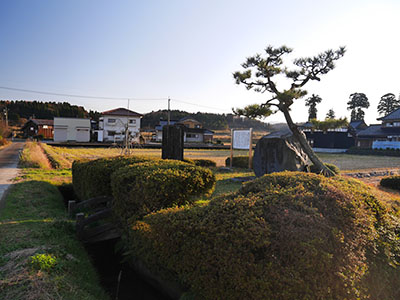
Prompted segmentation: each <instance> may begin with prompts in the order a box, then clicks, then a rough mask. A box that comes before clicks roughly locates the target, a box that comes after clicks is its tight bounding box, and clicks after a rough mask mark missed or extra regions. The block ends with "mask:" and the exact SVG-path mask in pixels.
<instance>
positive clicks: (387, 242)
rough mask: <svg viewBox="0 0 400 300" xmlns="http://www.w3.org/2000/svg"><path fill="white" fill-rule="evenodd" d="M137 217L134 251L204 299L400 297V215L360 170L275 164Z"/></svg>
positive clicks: (131, 240)
mask: <svg viewBox="0 0 400 300" xmlns="http://www.w3.org/2000/svg"><path fill="white" fill-rule="evenodd" d="M131 221H132V222H131V226H130V232H129V236H128V238H127V241H126V243H127V244H128V245H129V247H130V249H129V250H130V253H131V255H132V256H133V257H136V258H139V259H140V260H142V261H143V262H144V263H145V264H146V265H147V267H148V268H150V269H151V270H153V271H155V272H159V274H162V275H163V276H164V277H165V278H166V279H169V280H171V278H173V279H175V280H176V281H177V282H180V283H181V284H182V286H185V287H187V288H189V290H190V291H192V292H193V293H194V294H195V295H196V297H197V298H198V299H267V300H268V299H271V300H272V299H280V300H289V299H290V300H291V299H331V300H333V299H336V300H338V299H386V300H389V299H390V300H394V299H400V289H399V288H398V287H399V286H400V272H399V265H400V239H399V238H398V234H399V232H400V222H399V220H398V219H395V217H394V216H391V215H389V214H388V213H387V211H386V208H385V207H384V206H383V204H381V203H380V201H379V200H377V199H376V198H375V196H373V194H372V193H370V192H369V188H368V187H367V186H365V185H364V184H362V183H361V182H359V181H356V180H353V179H345V178H343V177H340V176H336V177H333V178H325V177H323V176H320V175H316V174H310V173H301V172H284V173H274V174H271V175H266V176H263V177H261V178H259V179H256V180H254V181H252V182H250V183H247V184H245V185H244V186H243V187H242V188H241V189H240V190H239V191H238V192H237V193H233V194H229V195H224V196H221V197H219V198H216V199H214V200H211V201H210V202H209V203H208V204H203V205H202V206H192V207H175V208H169V209H164V210H160V211H158V212H156V213H152V214H148V215H146V216H145V217H144V218H143V219H142V220H139V221H133V220H131ZM197 298H196V299H197Z"/></svg>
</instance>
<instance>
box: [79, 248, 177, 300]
mask: <svg viewBox="0 0 400 300" xmlns="http://www.w3.org/2000/svg"><path fill="white" fill-rule="evenodd" d="M117 242H118V240H109V241H105V242H99V243H95V244H91V245H89V246H87V247H86V250H87V252H88V254H89V256H90V257H91V259H92V262H93V265H94V266H95V268H96V270H97V272H98V274H99V277H100V282H101V285H102V286H103V288H104V290H105V291H106V292H107V293H108V294H109V295H110V298H111V299H118V300H128V299H141V300H171V298H169V297H168V296H166V295H164V294H162V293H161V292H160V291H158V290H157V289H156V288H154V287H153V286H152V285H150V284H149V283H148V282H147V281H146V280H144V279H143V278H142V277H141V276H140V275H139V274H138V273H136V272H135V271H134V270H133V269H132V268H131V267H130V266H129V264H128V263H127V262H125V263H123V262H122V260H123V257H122V256H121V255H120V254H119V253H116V251H115V245H116V243H117Z"/></svg>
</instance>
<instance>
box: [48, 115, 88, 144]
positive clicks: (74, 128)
mask: <svg viewBox="0 0 400 300" xmlns="http://www.w3.org/2000/svg"><path fill="white" fill-rule="evenodd" d="M77 139H78V141H79V142H89V141H90V120H89V119H80V118H59V117H55V118H54V141H55V142H66V141H77Z"/></svg>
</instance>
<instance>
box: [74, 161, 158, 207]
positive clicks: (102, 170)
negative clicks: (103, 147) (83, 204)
mask: <svg viewBox="0 0 400 300" xmlns="http://www.w3.org/2000/svg"><path fill="white" fill-rule="evenodd" d="M156 160H157V159H155V158H149V157H144V156H116V157H107V158H100V159H96V160H80V161H77V160H76V161H74V162H73V164H72V183H73V186H74V190H75V193H76V195H77V196H78V198H79V199H81V200H86V199H90V198H93V197H97V196H111V195H112V191H111V174H112V173H113V172H114V171H116V170H118V169H120V168H123V167H125V166H128V165H132V164H136V163H142V162H146V161H156Z"/></svg>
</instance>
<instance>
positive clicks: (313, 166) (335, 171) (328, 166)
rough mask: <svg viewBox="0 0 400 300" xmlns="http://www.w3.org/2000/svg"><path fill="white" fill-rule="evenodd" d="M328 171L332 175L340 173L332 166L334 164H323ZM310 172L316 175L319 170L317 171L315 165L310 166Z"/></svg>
mask: <svg viewBox="0 0 400 300" xmlns="http://www.w3.org/2000/svg"><path fill="white" fill-rule="evenodd" d="M324 165H325V166H326V167H327V168H328V169H330V170H331V171H332V172H333V173H335V174H336V175H337V174H339V173H340V169H339V168H338V167H337V166H336V165H334V164H324ZM310 172H311V173H315V174H318V173H319V170H318V169H317V167H316V166H315V165H311V166H310Z"/></svg>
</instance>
